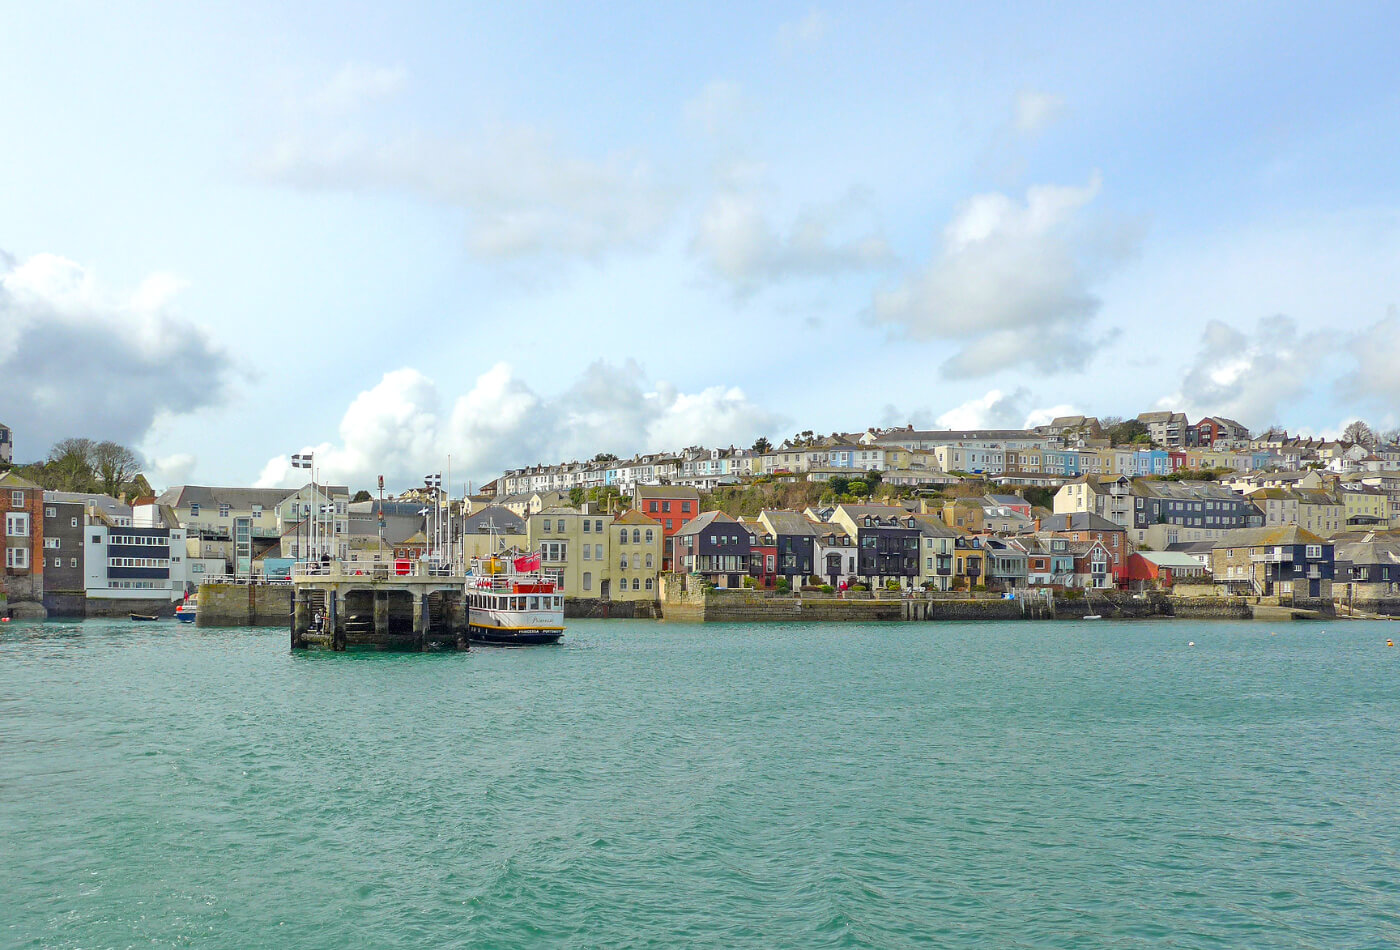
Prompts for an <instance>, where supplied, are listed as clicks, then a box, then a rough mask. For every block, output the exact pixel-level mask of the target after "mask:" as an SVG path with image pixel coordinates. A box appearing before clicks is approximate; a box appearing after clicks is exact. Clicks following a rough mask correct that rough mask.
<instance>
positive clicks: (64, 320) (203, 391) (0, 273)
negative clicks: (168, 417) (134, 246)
mask: <svg viewBox="0 0 1400 950" xmlns="http://www.w3.org/2000/svg"><path fill="white" fill-rule="evenodd" d="M181 287H183V282H182V281H180V280H179V279H178V278H176V277H173V276H171V275H168V274H155V275H152V276H150V277H148V278H147V279H146V280H145V281H143V282H142V283H141V285H140V286H139V287H137V289H136V290H135V291H132V292H129V293H123V292H120V291H117V290H113V289H110V288H107V287H105V286H103V285H102V284H101V282H100V281H98V279H97V278H96V276H95V275H94V274H93V273H92V272H91V271H89V270H88V269H87V268H85V267H83V266H82V265H81V264H78V263H76V262H74V261H71V260H68V259H67V258H64V257H60V256H58V255H56V254H35V255H34V256H32V257H30V258H28V259H26V260H24V261H23V262H20V261H17V260H16V259H15V258H13V257H12V256H10V255H7V254H4V253H3V252H0V397H3V404H4V411H5V414H6V415H7V416H8V417H9V418H7V419H6V420H5V422H6V423H7V424H8V425H10V426H11V427H13V428H14V429H15V431H16V435H17V436H18V437H19V438H22V439H23V444H24V445H25V446H27V452H28V453H29V454H30V455H33V456H36V457H37V456H39V455H41V454H42V453H43V452H44V451H46V450H47V449H48V446H49V445H50V444H52V443H53V442H55V441H57V440H58V439H61V438H65V437H68V436H81V437H87V438H98V439H112V440H114V441H118V442H122V443H125V444H127V445H135V444H136V443H137V442H139V441H140V439H141V437H142V436H143V435H144V434H145V433H146V432H147V431H148V430H149V429H150V428H151V425H152V423H153V422H154V421H155V419H156V417H157V415H159V414H161V413H170V414H180V413H186V412H190V411H193V410H195V409H198V408H200V407H202V406H207V405H211V404H213V403H215V402H216V401H217V400H218V399H219V398H220V396H221V394H222V391H223V388H224V384H225V382H226V378H227V376H228V374H229V372H230V368H231V363H230V361H229V358H228V356H227V355H226V354H225V353H224V352H223V351H222V350H220V349H219V348H218V347H217V346H215V344H214V343H213V341H212V340H211V339H210V337H209V335H208V334H207V333H205V331H204V330H203V329H202V328H200V327H199V326H197V325H195V324H194V323H192V322H190V321H189V320H187V319H184V318H182V317H180V316H179V315H178V314H177V313H176V311H175V308H174V301H175V297H176V295H177V294H178V292H179V290H180V288H181Z"/></svg>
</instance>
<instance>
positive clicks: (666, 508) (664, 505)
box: [661, 501, 671, 511]
mask: <svg viewBox="0 0 1400 950" xmlns="http://www.w3.org/2000/svg"><path fill="white" fill-rule="evenodd" d="M661 510H662V511H670V510H671V503H670V502H669V501H663V502H662V503H661Z"/></svg>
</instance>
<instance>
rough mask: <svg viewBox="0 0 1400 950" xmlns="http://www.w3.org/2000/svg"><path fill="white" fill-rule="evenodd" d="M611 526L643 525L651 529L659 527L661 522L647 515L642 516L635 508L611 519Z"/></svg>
mask: <svg viewBox="0 0 1400 950" xmlns="http://www.w3.org/2000/svg"><path fill="white" fill-rule="evenodd" d="M613 524H635V525H645V526H647V527H652V528H657V527H660V526H661V522H659V521H657V520H656V519H655V518H653V517H651V516H649V515H646V514H643V513H642V512H640V511H638V510H637V509H636V508H628V509H627V510H626V511H624V512H623V513H622V514H620V515H618V516H617V517H616V518H614V519H613Z"/></svg>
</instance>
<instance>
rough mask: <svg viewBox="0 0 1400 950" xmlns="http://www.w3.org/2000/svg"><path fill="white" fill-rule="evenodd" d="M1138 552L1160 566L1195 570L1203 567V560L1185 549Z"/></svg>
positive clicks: (1144, 558) (1143, 557) (1140, 555)
mask: <svg viewBox="0 0 1400 950" xmlns="http://www.w3.org/2000/svg"><path fill="white" fill-rule="evenodd" d="M1137 553H1138V556H1139V557H1141V558H1142V559H1143V560H1144V561H1151V562H1152V563H1153V564H1156V565H1157V566H1158V567H1169V568H1178V567H1185V568H1190V569H1193V570H1200V568H1201V562H1200V561H1198V560H1196V559H1195V558H1194V557H1192V556H1191V555H1189V554H1187V553H1186V552H1185V551H1139V552H1137Z"/></svg>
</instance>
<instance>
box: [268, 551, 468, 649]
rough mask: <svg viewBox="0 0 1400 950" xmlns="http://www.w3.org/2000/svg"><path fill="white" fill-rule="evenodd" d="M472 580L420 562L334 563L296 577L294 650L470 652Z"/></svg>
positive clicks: (302, 568)
mask: <svg viewBox="0 0 1400 950" xmlns="http://www.w3.org/2000/svg"><path fill="white" fill-rule="evenodd" d="M465 585H466V578H464V577H462V576H461V575H452V574H445V573H441V572H439V571H434V570H430V569H429V566H428V565H427V564H425V563H421V562H415V563H413V564H412V565H411V568H410V573H408V574H397V573H395V572H394V571H393V570H392V569H391V568H390V566H389V565H387V564H376V563H365V562H342V561H332V562H331V563H330V564H328V565H322V564H308V565H297V568H296V570H295V571H294V572H293V574H292V587H293V592H292V622H291V627H292V629H291V633H292V649H293V650H302V649H306V648H307V647H310V646H320V647H325V648H328V649H331V650H344V649H346V648H348V647H365V648H369V649H379V650H429V649H439V648H445V649H457V650H465V649H467V605H466V598H465V596H464V590H465Z"/></svg>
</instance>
